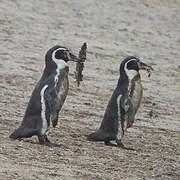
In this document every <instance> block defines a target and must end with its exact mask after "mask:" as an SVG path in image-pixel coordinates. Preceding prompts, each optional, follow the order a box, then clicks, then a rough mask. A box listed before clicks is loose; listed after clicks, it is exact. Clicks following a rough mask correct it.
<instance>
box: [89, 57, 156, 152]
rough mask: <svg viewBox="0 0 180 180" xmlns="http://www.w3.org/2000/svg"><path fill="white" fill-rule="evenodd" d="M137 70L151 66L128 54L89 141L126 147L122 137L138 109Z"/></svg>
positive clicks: (138, 82)
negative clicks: (100, 120) (101, 118)
mask: <svg viewBox="0 0 180 180" xmlns="http://www.w3.org/2000/svg"><path fill="white" fill-rule="evenodd" d="M139 70H146V71H148V73H150V71H151V70H153V69H152V67H151V66H149V65H146V64H145V63H143V62H142V61H140V60H139V59H138V58H136V57H134V56H129V57H127V58H125V59H124V60H123V61H122V62H121V64H120V77H119V80H118V83H117V86H116V88H115V90H114V92H113V94H112V96H111V98H110V101H109V103H108V105H107V108H106V111H105V113H104V117H103V120H102V122H101V125H100V128H99V129H98V130H97V131H96V132H94V133H92V134H89V135H88V136H87V139H88V140H90V141H104V143H105V145H115V144H112V143H111V141H113V140H114V141H115V142H116V145H115V146H118V147H122V148H124V149H128V148H126V147H125V146H124V144H123V142H122V141H123V137H124V134H125V132H126V130H127V128H130V127H131V126H132V125H133V123H134V119H135V115H136V113H137V111H138V109H139V106H140V103H141V99H142V94H143V89H142V84H141V76H140V73H139Z"/></svg>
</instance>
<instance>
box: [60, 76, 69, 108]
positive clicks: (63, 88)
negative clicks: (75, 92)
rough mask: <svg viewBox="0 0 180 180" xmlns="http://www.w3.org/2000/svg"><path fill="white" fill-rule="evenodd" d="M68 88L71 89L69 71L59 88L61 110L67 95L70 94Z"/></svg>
mask: <svg viewBox="0 0 180 180" xmlns="http://www.w3.org/2000/svg"><path fill="white" fill-rule="evenodd" d="M68 89H69V80H68V73H67V74H66V75H65V77H64V80H63V82H62V84H61V87H60V90H59V111H60V110H61V108H62V106H63V104H64V102H65V100H66V96H67V94H68Z"/></svg>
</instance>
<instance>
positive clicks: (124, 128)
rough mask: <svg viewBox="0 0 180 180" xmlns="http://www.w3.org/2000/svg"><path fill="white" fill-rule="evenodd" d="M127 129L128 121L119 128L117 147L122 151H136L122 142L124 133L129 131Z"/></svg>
mask: <svg viewBox="0 0 180 180" xmlns="http://www.w3.org/2000/svg"><path fill="white" fill-rule="evenodd" d="M119 124H121V123H119ZM127 128H128V121H127V119H126V120H125V121H124V124H123V126H121V127H119V129H118V134H117V137H116V143H117V146H118V147H121V148H122V149H126V150H133V151H134V150H135V149H133V148H129V147H126V146H124V144H123V143H122V140H123V137H124V133H125V132H126V131H127Z"/></svg>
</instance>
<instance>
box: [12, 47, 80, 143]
mask: <svg viewBox="0 0 180 180" xmlns="http://www.w3.org/2000/svg"><path fill="white" fill-rule="evenodd" d="M68 61H74V62H79V58H78V57H77V56H75V55H74V54H72V53H71V52H70V50H69V49H68V48H66V47H63V46H59V45H56V46H54V47H52V48H51V49H49V50H48V51H47V53H46V55H45V68H44V72H43V74H42V77H41V78H40V80H39V82H38V83H37V85H36V86H35V88H34V90H33V92H32V95H31V97H30V100H29V103H28V105H27V108H26V111H25V115H24V118H23V121H22V123H21V125H20V127H19V128H17V129H16V130H15V131H14V132H13V133H12V134H11V135H10V136H9V137H10V138H11V139H21V138H28V137H32V136H34V135H36V136H37V137H38V140H39V143H40V144H44V145H51V144H53V143H51V142H50V141H49V139H48V130H49V126H50V122H51V123H52V126H53V127H56V125H57V122H58V115H59V112H60V110H61V108H62V106H63V104H64V102H65V99H66V96H67V93H68V89H69V81H68V72H69V67H68V64H67V62H68Z"/></svg>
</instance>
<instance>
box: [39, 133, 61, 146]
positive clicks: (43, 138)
mask: <svg viewBox="0 0 180 180" xmlns="http://www.w3.org/2000/svg"><path fill="white" fill-rule="evenodd" d="M38 139H39V144H41V145H45V146H49V147H61V146H62V144H56V143H52V142H51V141H50V140H49V139H48V137H47V135H39V136H38Z"/></svg>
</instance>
